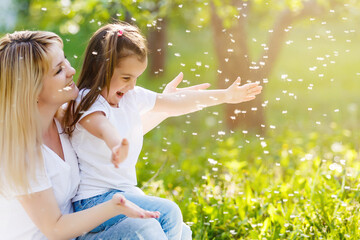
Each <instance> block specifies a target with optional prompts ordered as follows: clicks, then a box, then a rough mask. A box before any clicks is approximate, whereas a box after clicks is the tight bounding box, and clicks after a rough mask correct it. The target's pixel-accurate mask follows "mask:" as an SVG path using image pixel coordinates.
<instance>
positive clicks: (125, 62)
mask: <svg viewBox="0 0 360 240" xmlns="http://www.w3.org/2000/svg"><path fill="white" fill-rule="evenodd" d="M146 67H147V59H145V60H144V61H140V60H139V59H138V56H136V55H130V56H128V57H125V58H124V59H122V60H121V61H120V62H119V64H118V66H117V67H116V68H115V69H114V73H113V75H112V77H111V81H110V88H109V93H108V91H107V88H106V87H105V88H104V89H103V90H102V91H101V95H102V96H103V97H104V98H105V99H106V100H107V102H108V103H109V104H110V105H111V106H113V107H116V106H117V105H118V103H119V102H120V99H121V98H122V97H123V96H124V94H126V93H127V92H128V91H129V90H132V89H133V88H134V86H135V85H136V80H137V78H138V77H139V76H140V75H141V74H142V73H143V72H144V71H145V69H146Z"/></svg>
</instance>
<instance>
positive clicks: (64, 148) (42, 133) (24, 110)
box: [0, 31, 159, 239]
mask: <svg viewBox="0 0 360 240" xmlns="http://www.w3.org/2000/svg"><path fill="white" fill-rule="evenodd" d="M62 48H63V43H62V40H61V39H60V38H59V36H57V35H56V34H54V33H50V32H40V31H35V32H32V31H21V32H15V33H13V34H7V35H6V36H4V37H3V38H1V39H0V119H1V120H0V155H1V159H0V176H1V177H0V220H1V221H0V236H1V238H2V239H47V238H48V239H71V238H75V237H77V236H80V235H81V234H83V233H84V232H88V231H89V230H91V229H93V228H94V227H96V226H98V225H99V224H101V223H102V222H104V221H106V220H108V219H110V218H112V217H114V216H116V215H118V214H125V215H127V216H129V217H134V218H156V217H158V216H159V213H158V212H148V211H145V210H143V209H141V208H139V207H138V206H136V205H134V204H133V203H131V202H129V201H127V200H126V199H125V198H124V197H123V196H122V195H120V194H118V195H116V196H114V197H113V198H112V199H111V200H110V201H107V202H105V203H103V204H101V205H98V206H96V207H93V208H90V209H88V210H86V211H82V212H78V213H72V205H71V198H72V197H73V196H74V195H75V193H76V191H77V187H78V183H79V172H78V167H77V159H76V155H75V153H74V151H73V149H72V147H71V145H70V142H69V140H68V138H67V136H66V135H64V134H62V132H63V131H62V128H61V125H60V124H59V121H60V120H61V119H60V117H59V115H60V114H58V109H59V108H60V106H61V105H63V104H64V103H66V102H68V101H70V100H72V99H75V98H76V97H77V95H78V89H77V87H76V86H75V84H74V82H73V75H74V74H75V70H74V69H73V68H72V67H71V65H70V63H69V62H68V61H67V60H66V58H65V56H64V52H63V49H62ZM129 219H130V218H129ZM136 220H137V221H141V220H142V219H136ZM154 221H156V220H154ZM130 234H133V233H132V232H129V231H128V235H129V238H131V236H130ZM124 236H125V235H124Z"/></svg>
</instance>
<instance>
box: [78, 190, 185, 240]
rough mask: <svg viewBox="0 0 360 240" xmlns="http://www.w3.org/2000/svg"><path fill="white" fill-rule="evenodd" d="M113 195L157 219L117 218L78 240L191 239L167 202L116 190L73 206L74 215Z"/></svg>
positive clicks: (176, 210)
mask: <svg viewBox="0 0 360 240" xmlns="http://www.w3.org/2000/svg"><path fill="white" fill-rule="evenodd" d="M115 193H121V194H122V195H124V196H125V198H126V199H127V200H129V201H131V202H133V203H134V204H136V205H138V206H139V207H141V208H143V209H145V210H148V211H159V212H160V217H159V218H157V219H151V218H150V219H135V218H128V217H127V216H125V215H118V216H116V217H113V218H111V219H109V220H107V221H106V222H104V223H102V224H101V225H99V226H98V227H96V228H94V229H93V230H91V231H90V232H89V233H87V234H85V235H83V236H81V237H79V238H78V239H82V240H83V239H99V238H101V239H115V240H118V239H149V240H150V239H156V240H157V239H191V230H190V228H189V227H188V226H187V225H185V224H184V223H183V220H182V214H181V210H180V208H179V207H178V205H177V204H176V203H174V202H172V201H170V200H167V199H164V198H158V197H153V196H147V195H140V194H132V193H126V192H122V191H120V190H111V191H109V192H107V193H104V194H101V195H97V196H94V197H91V198H87V199H82V200H79V201H76V202H74V210H75V211H76V212H78V211H82V210H85V209H87V208H91V207H93V206H96V205H98V204H100V203H103V202H106V201H108V200H111V199H112V197H113V195H114V194H115Z"/></svg>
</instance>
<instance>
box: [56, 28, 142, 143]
mask: <svg viewBox="0 0 360 240" xmlns="http://www.w3.org/2000/svg"><path fill="white" fill-rule="evenodd" d="M147 52H148V49H147V42H146V39H145V38H144V36H143V35H142V34H141V33H140V30H139V29H138V28H137V27H136V26H133V25H130V24H128V23H126V22H116V23H113V24H107V25H106V26H103V27H101V28H100V29H99V30H97V31H96V32H95V33H94V35H93V36H92V37H91V39H90V41H89V45H88V46H87V48H86V51H85V58H84V63H83V65H82V69H81V72H80V77H79V79H78V81H77V86H78V88H79V90H81V89H84V88H86V89H89V90H90V91H89V92H88V93H87V94H86V96H84V97H83V98H82V100H81V102H80V103H79V104H78V106H77V107H76V105H75V101H74V100H72V101H70V102H69V104H68V107H67V109H66V112H65V115H64V118H63V125H64V131H65V133H67V134H69V136H71V134H72V132H73V131H74V129H75V125H76V123H77V122H78V121H79V119H80V117H81V115H82V113H83V112H84V111H87V110H88V109H89V108H90V106H91V105H92V104H93V103H94V102H95V100H96V99H97V98H98V96H99V94H100V92H101V90H102V89H103V88H104V87H107V90H108V91H109V87H110V80H111V77H112V75H113V73H114V69H115V68H116V67H117V66H118V65H119V63H120V61H121V59H123V58H125V57H128V56H131V55H136V56H137V57H138V59H139V60H140V61H144V60H145V59H146V56H147Z"/></svg>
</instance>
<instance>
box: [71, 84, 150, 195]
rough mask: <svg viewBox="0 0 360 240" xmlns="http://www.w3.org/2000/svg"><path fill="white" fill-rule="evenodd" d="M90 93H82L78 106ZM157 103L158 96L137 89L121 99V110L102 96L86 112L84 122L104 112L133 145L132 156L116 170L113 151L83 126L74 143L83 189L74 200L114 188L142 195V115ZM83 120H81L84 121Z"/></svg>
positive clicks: (85, 91) (86, 91) (119, 106)
mask: <svg viewBox="0 0 360 240" xmlns="http://www.w3.org/2000/svg"><path fill="white" fill-rule="evenodd" d="M88 92H89V90H87V89H85V90H81V91H80V93H79V95H78V98H77V99H76V101H77V103H79V102H80V101H81V99H82V98H83V97H84V96H85V95H86V94H87V93H88ZM155 101H156V93H155V92H152V91H150V90H147V89H144V88H142V87H138V86H135V88H134V89H133V90H130V91H128V92H127V93H126V94H124V96H123V97H122V98H121V99H120V102H119V104H118V107H117V108H115V107H111V106H110V105H109V103H108V102H107V101H106V100H105V98H103V97H102V96H101V95H99V97H98V98H97V100H96V101H95V103H94V104H93V105H92V106H91V107H90V108H89V109H88V110H87V111H85V112H84V113H83V115H82V116H81V119H82V118H84V117H85V116H87V115H89V114H91V113H94V112H103V113H104V114H105V116H106V117H107V118H108V119H109V121H110V122H111V124H112V125H113V126H114V127H115V128H116V129H117V130H118V132H119V134H120V136H121V137H123V138H126V139H127V140H128V142H129V153H128V157H127V158H126V159H125V161H123V162H122V163H120V164H119V168H115V167H114V165H113V164H112V163H111V151H110V149H109V147H108V146H107V145H106V143H105V142H104V141H103V140H102V139H100V138H97V137H95V136H94V135H92V134H91V133H89V132H88V131H86V130H85V129H84V128H83V127H82V126H81V125H80V124H79V123H78V124H77V125H76V129H75V130H74V132H73V135H72V137H71V143H72V146H73V147H74V150H75V152H76V154H77V156H78V159H79V168H80V178H81V180H80V186H79V190H78V192H77V195H76V197H75V198H74V199H73V201H78V200H81V199H86V198H89V197H93V196H96V195H99V194H103V193H105V192H107V191H109V190H110V189H119V190H123V191H127V192H133V193H142V191H141V190H140V189H139V188H137V187H136V185H137V180H136V171H135V165H136V162H137V159H138V157H139V154H140V152H141V148H142V145H143V131H142V123H141V115H142V114H144V113H146V112H148V111H150V110H151V109H152V108H153V107H154V105H155ZM81 119H80V120H81Z"/></svg>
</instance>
